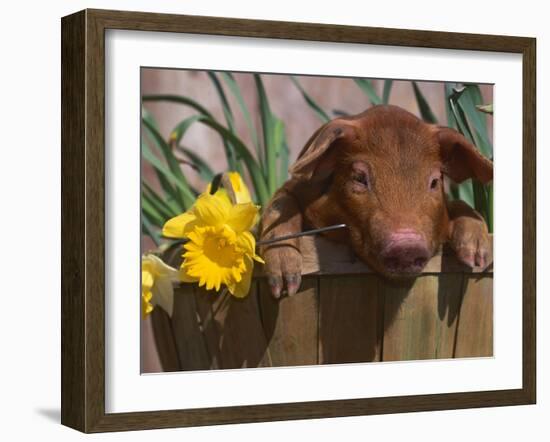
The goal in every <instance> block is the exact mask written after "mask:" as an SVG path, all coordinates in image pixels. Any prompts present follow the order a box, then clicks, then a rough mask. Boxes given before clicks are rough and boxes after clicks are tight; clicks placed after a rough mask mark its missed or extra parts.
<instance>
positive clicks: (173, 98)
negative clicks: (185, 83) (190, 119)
mask: <svg viewBox="0 0 550 442" xmlns="http://www.w3.org/2000/svg"><path fill="white" fill-rule="evenodd" d="M142 101H143V102H147V101H167V102H170V103H177V104H184V105H186V106H190V107H192V108H193V109H195V110H197V111H198V112H199V113H201V114H203V115H207V116H209V117H211V118H213V116H212V114H211V113H210V112H208V111H207V110H206V108H205V107H203V106H201V105H200V104H199V103H198V102H196V101H195V100H193V99H191V98H188V97H183V96H181V95H170V94H163V95H144V96H143V97H142Z"/></svg>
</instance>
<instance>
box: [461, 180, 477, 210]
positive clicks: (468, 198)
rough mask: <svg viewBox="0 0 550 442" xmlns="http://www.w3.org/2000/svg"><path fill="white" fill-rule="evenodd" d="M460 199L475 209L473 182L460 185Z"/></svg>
mask: <svg viewBox="0 0 550 442" xmlns="http://www.w3.org/2000/svg"><path fill="white" fill-rule="evenodd" d="M458 198H459V199H461V200H462V201H464V202H465V203H467V204H468V205H469V206H470V207H472V208H475V201H474V189H473V186H472V180H466V181H464V182H463V183H460V184H458Z"/></svg>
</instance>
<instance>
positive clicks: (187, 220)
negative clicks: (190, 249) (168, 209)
mask: <svg viewBox="0 0 550 442" xmlns="http://www.w3.org/2000/svg"><path fill="white" fill-rule="evenodd" d="M197 222H198V221H197V217H196V216H195V214H193V213H192V212H190V211H188V212H185V213H182V214H181V215H178V216H176V217H174V218H171V219H169V220H168V221H166V223H165V224H164V226H163V228H162V234H163V235H164V236H166V237H168V238H185V237H186V236H187V233H189V231H191V230H192V229H193V227H194V226H195V225H196V224H197Z"/></svg>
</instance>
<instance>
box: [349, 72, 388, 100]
mask: <svg viewBox="0 0 550 442" xmlns="http://www.w3.org/2000/svg"><path fill="white" fill-rule="evenodd" d="M353 80H354V81H355V83H356V84H357V86H359V87H360V88H361V90H362V91H363V92H364V93H365V94H366V95H367V97H368V98H369V100H370V102H371V104H372V105H377V104H382V99H381V98H380V97H379V96H378V94H377V92H376V89H375V88H374V86H373V84H372V81H371V80H366V79H365V78H354V79H353Z"/></svg>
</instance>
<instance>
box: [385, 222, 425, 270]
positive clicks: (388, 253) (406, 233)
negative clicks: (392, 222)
mask: <svg viewBox="0 0 550 442" xmlns="http://www.w3.org/2000/svg"><path fill="white" fill-rule="evenodd" d="M429 258H430V252H429V250H428V245H427V243H426V240H425V239H424V237H423V236H422V235H421V234H420V233H418V232H417V231H415V230H412V229H400V230H396V231H394V232H392V233H390V234H389V236H388V238H387V242H386V244H385V245H384V247H383V248H382V251H381V253H380V260H381V263H382V265H383V266H384V269H385V270H386V272H388V273H390V274H416V273H420V272H421V271H422V269H423V268H424V266H425V265H426V263H427V262H428V259H429Z"/></svg>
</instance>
